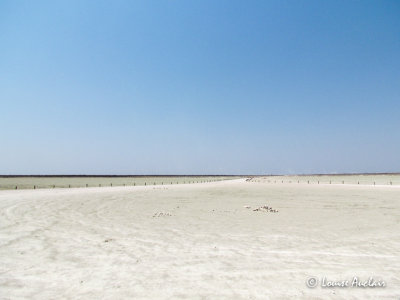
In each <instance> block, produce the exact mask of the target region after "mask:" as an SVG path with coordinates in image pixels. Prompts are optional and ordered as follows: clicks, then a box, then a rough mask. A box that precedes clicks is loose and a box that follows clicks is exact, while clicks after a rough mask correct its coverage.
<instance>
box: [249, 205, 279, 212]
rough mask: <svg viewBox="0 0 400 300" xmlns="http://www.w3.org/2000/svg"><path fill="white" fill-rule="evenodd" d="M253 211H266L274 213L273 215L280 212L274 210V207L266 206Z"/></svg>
mask: <svg viewBox="0 0 400 300" xmlns="http://www.w3.org/2000/svg"><path fill="white" fill-rule="evenodd" d="M253 211H265V212H272V213H277V212H278V210H276V209H273V208H272V207H268V206H266V205H264V206H260V207H259V208H256V209H253Z"/></svg>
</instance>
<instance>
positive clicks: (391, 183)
mask: <svg viewBox="0 0 400 300" xmlns="http://www.w3.org/2000/svg"><path fill="white" fill-rule="evenodd" d="M255 182H261V180H255ZM268 182H271V180H268ZM281 182H282V183H284V181H283V180H281ZM287 182H288V183H292V181H291V180H289V181H287ZM274 183H276V180H274ZM297 183H300V180H297ZM317 183H318V184H319V180H318V181H317ZM307 184H310V180H307ZM329 184H332V180H329ZM342 184H344V180H342ZM357 184H360V182H359V181H357ZM389 184H390V185H393V182H392V181H390V182H389ZM374 185H376V182H375V181H374Z"/></svg>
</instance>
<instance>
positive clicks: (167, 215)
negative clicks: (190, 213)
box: [153, 212, 172, 218]
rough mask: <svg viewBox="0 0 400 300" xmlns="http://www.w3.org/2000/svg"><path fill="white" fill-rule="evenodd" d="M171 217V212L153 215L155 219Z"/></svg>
mask: <svg viewBox="0 0 400 300" xmlns="http://www.w3.org/2000/svg"><path fill="white" fill-rule="evenodd" d="M170 216H172V214H170V213H169V212H158V213H155V214H154V215H153V218H154V217H170Z"/></svg>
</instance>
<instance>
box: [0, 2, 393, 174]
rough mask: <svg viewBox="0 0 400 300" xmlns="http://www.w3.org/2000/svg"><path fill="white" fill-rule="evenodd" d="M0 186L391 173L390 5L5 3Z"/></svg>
mask: <svg viewBox="0 0 400 300" xmlns="http://www.w3.org/2000/svg"><path fill="white" fill-rule="evenodd" d="M0 110H1V111H0V129H1V137H0V174H270V173H340V172H399V171H400V2H399V1H347V0H346V1H297V0H293V1H231V0H229V1H228V0H227V1H222V0H218V1H215V0H211V1H183V0H182V1H172V0H171V1H147V0H146V1H81V0H78V1H71V0H68V1H1V2H0Z"/></svg>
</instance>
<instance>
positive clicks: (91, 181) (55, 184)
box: [0, 176, 238, 190]
mask: <svg viewBox="0 0 400 300" xmlns="http://www.w3.org/2000/svg"><path fill="white" fill-rule="evenodd" d="M232 178H235V177H233V176H230V177H226V176H126V177H123V176H114V177H112V176H101V177H100V176H96V177H92V176H73V177H68V176H64V177H57V176H55V177H53V176H51V177H49V176H42V177H37V176H26V177H23V176H22V177H20V176H18V177H13V176H10V177H4V176H3V177H0V190H15V189H34V188H36V189H43V188H73V187H86V186H87V187H105V186H137V185H169V184H186V183H202V182H211V181H219V180H225V179H232ZM236 178H238V177H236Z"/></svg>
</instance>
